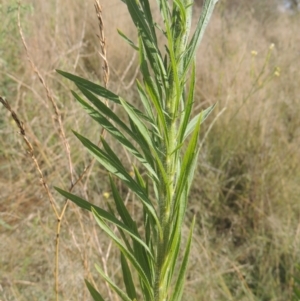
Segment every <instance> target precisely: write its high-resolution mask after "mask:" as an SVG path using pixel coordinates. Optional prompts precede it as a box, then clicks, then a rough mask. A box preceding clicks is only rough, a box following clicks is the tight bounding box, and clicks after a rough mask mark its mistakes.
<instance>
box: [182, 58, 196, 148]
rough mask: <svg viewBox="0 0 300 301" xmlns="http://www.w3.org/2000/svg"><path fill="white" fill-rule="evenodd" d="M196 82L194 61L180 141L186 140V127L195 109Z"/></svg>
mask: <svg viewBox="0 0 300 301" xmlns="http://www.w3.org/2000/svg"><path fill="white" fill-rule="evenodd" d="M195 82H196V67H195V62H194V63H193V65H192V72H191V82H190V87H189V92H188V95H187V101H186V103H185V104H184V111H183V120H182V121H181V122H180V129H179V141H180V142H183V141H184V133H185V132H186V128H187V125H188V123H189V120H190V116H191V112H192V109H193V104H194V92H195Z"/></svg>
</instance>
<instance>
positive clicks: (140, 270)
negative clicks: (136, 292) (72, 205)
mask: <svg viewBox="0 0 300 301" xmlns="http://www.w3.org/2000/svg"><path fill="white" fill-rule="evenodd" d="M92 212H93V215H94V217H95V219H96V222H97V223H98V225H99V226H100V227H101V229H102V230H103V231H105V233H106V234H107V235H109V236H110V238H111V239H112V240H113V241H114V242H115V244H116V245H117V247H118V248H119V250H120V251H121V252H122V254H123V255H124V256H125V257H126V258H127V259H128V261H129V262H130V263H131V264H132V266H133V267H134V268H135V270H136V271H137V273H138V275H139V277H140V278H141V280H142V281H143V283H144V285H145V286H146V288H147V290H148V291H149V293H150V292H151V291H152V290H151V284H150V279H149V278H148V277H147V275H146V271H145V270H144V269H143V268H142V266H141V265H140V263H139V262H138V260H137V258H136V256H135V255H134V254H132V253H131V252H130V251H129V250H128V249H127V248H126V247H125V246H124V245H123V243H122V242H121V241H120V239H119V238H118V237H117V236H116V234H115V233H114V232H113V231H112V230H111V229H110V228H109V227H108V226H107V225H106V223H105V222H104V220H103V218H102V217H101V216H100V215H99V214H98V213H97V211H96V210H94V208H92Z"/></svg>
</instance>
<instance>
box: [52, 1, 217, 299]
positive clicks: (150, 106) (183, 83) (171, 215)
mask: <svg viewBox="0 0 300 301" xmlns="http://www.w3.org/2000/svg"><path fill="white" fill-rule="evenodd" d="M217 1H218V0H206V1H205V4H204V6H203V10H202V14H201V16H200V18H199V20H198V22H197V26H196V29H195V32H194V33H193V35H192V37H191V38H189V35H190V28H191V23H192V7H193V5H192V2H191V1H189V0H174V1H171V2H169V1H167V0H159V1H158V4H159V8H160V12H161V16H162V20H163V24H164V28H161V27H160V26H159V25H158V24H157V23H155V22H154V21H153V17H152V13H151V10H150V4H149V2H148V0H140V1H135V0H125V1H123V0H122V2H124V3H125V4H126V5H127V8H128V11H129V13H130V15H131V18H132V20H133V22H134V24H135V26H136V28H137V31H138V45H135V44H134V42H133V41H131V40H130V39H129V38H128V37H127V36H125V34H123V33H122V32H121V31H119V33H120V35H121V36H122V37H123V38H124V39H125V40H126V41H127V42H128V43H129V44H130V45H131V46H132V47H133V48H134V49H135V50H136V51H138V53H139V59H140V71H141V74H142V77H143V82H142V83H141V82H139V81H137V89H138V93H139V96H140V99H141V102H142V105H143V111H140V110H139V109H137V108H136V107H134V106H133V105H131V104H130V103H129V102H127V101H126V100H124V99H123V98H122V97H120V96H118V95H116V94H114V93H113V92H111V91H109V90H107V89H106V88H104V87H101V86H99V85H97V84H95V83H92V82H90V81H88V80H86V79H84V78H81V77H78V76H75V75H73V74H70V73H67V72H63V71H60V70H58V71H57V72H58V73H59V74H61V75H63V76H65V77H66V78H68V79H69V80H71V81H73V82H74V83H75V84H76V86H77V88H78V89H79V90H80V92H81V93H82V94H83V95H84V96H85V97H86V99H87V100H88V101H89V102H90V103H91V104H92V105H90V104H88V103H87V102H86V101H85V100H83V99H82V98H81V96H79V95H78V94H77V93H76V92H74V91H72V94H73V95H74V97H75V98H76V100H77V101H78V102H79V103H80V104H81V105H82V106H83V108H84V109H85V110H86V111H87V113H88V114H89V115H90V116H91V117H92V118H93V119H94V120H95V121H97V122H98V123H99V124H100V125H101V126H102V127H103V128H104V129H105V130H106V131H107V132H108V133H109V134H111V135H112V137H114V138H115V139H116V140H117V141H118V142H119V143H120V144H121V145H123V147H125V148H126V149H127V150H128V151H129V152H130V153H131V155H132V156H133V157H135V158H136V159H137V160H138V161H139V163H140V166H141V167H142V168H144V169H145V171H146V172H145V173H143V174H142V173H141V172H140V169H139V166H137V167H135V166H134V177H133V176H132V175H131V174H130V173H129V172H128V171H127V170H126V168H125V167H124V165H123V164H122V162H121V160H120V159H119V158H118V155H117V154H116V153H115V151H114V150H113V149H112V148H111V147H110V146H109V144H108V143H107V141H106V139H105V138H104V137H103V136H102V137H101V143H102V148H100V147H98V146H97V145H96V144H94V143H93V142H91V141H90V140H88V139H87V138H86V137H84V136H82V135H80V134H79V133H76V132H74V134H75V135H76V137H77V138H78V139H79V140H80V141H81V142H82V144H83V145H84V146H85V147H86V148H87V149H88V151H89V152H90V153H91V154H92V155H93V156H94V157H95V158H96V160H98V161H99V162H100V164H102V166H103V167H104V168H105V169H106V170H107V171H108V172H109V179H110V185H111V189H112V194H113V198H114V202H115V210H116V211H117V213H116V212H115V210H114V209H113V208H112V207H111V206H109V209H108V211H106V210H104V209H101V208H99V207H97V206H94V205H93V204H91V203H89V202H87V201H85V200H83V199H82V198H80V197H78V196H76V195H74V194H71V193H70V192H67V191H64V190H61V189H60V188H56V189H57V191H58V192H60V193H61V194H62V195H63V196H65V197H66V198H68V199H69V200H71V201H73V202H74V203H76V204H77V205H78V206H80V207H82V208H84V209H87V210H90V211H92V213H93V215H94V217H95V219H96V221H97V223H98V224H99V226H100V227H101V228H102V229H103V230H104V231H105V232H106V233H107V234H108V235H109V236H110V238H111V239H112V240H113V241H114V242H115V244H116V245H117V247H118V248H119V250H120V252H121V266H122V272H123V280H124V284H125V287H126V292H125V291H124V290H123V289H122V288H121V287H119V286H118V285H117V284H115V283H114V282H113V280H112V279H111V278H110V277H109V276H108V275H106V274H105V273H104V271H103V270H102V269H101V268H100V267H99V266H96V268H97V270H98V272H99V273H100V274H101V275H102V277H103V278H104V279H105V280H106V281H107V282H108V284H109V285H110V286H111V288H112V289H113V290H114V291H115V292H116V293H117V294H118V295H119V296H120V297H121V299H122V300H126V301H129V300H138V299H139V300H140V299H141V298H140V297H139V295H138V292H137V285H136V284H135V278H134V274H133V273H132V272H131V270H135V271H136V273H137V275H138V278H139V282H140V291H141V292H142V295H143V300H147V301H148V300H149V301H150V300H151V301H152V300H155V301H162V300H173V301H177V300H180V299H181V296H182V292H183V285H184V280H185V272H186V269H187V264H188V258H189V251H190V246H191V238H192V233H193V227H194V222H195V219H193V221H192V223H191V228H190V234H189V236H188V239H187V242H186V246H185V250H184V252H183V257H182V261H181V263H180V266H179V268H178V270H177V269H176V268H175V267H177V261H178V258H179V253H180V245H181V228H182V226H183V221H184V215H185V210H186V207H187V200H188V194H189V190H190V187H191V183H192V179H193V174H194V170H195V167H196V164H197V157H198V154H199V150H200V149H199V148H200V147H199V145H198V137H199V131H200V125H201V123H202V122H203V121H204V120H205V119H206V117H207V116H208V114H209V113H210V112H211V110H212V109H213V106H212V107H209V108H208V109H206V110H204V111H202V112H200V113H198V114H196V116H195V117H194V118H191V115H192V111H193V103H194V88H195V63H194V60H195V55H196V50H197V49H198V46H199V43H200V41H201V38H202V36H203V33H204V31H205V28H206V25H207V24H208V21H209V19H210V17H211V14H212V12H213V8H214V6H215V4H216V2H217ZM157 31H161V32H162V34H163V36H164V38H165V40H166V45H165V53H164V54H163V52H162V50H161V49H160V48H159V41H158V37H157ZM96 95H97V96H100V97H103V98H104V99H107V100H109V101H111V102H112V103H114V104H117V105H119V106H121V107H122V109H123V110H124V112H125V114H126V116H127V118H128V122H129V125H127V124H126V122H125V121H123V120H121V119H120V118H119V117H118V116H117V115H116V114H115V113H114V111H113V110H111V109H110V108H109V107H107V106H106V105H105V104H104V103H103V102H102V101H101V100H100V99H99V98H98V97H97V96H96ZM187 138H189V141H188V143H187V145H185V140H187ZM114 177H117V178H119V179H121V180H122V181H123V184H124V185H125V186H127V187H128V189H130V190H131V191H132V192H133V193H134V194H135V195H136V196H137V197H138V198H139V200H140V201H141V203H142V205H143V231H138V228H137V222H136V221H135V220H134V219H133V217H132V216H131V215H130V212H129V211H128V209H127V208H126V206H125V205H124V203H123V201H122V199H121V196H120V193H119V191H118V189H117V187H116V184H115V181H114ZM150 189H151V190H153V191H154V197H153V196H152V195H150V192H149V191H150ZM109 224H110V225H113V226H115V227H117V229H118V230H119V236H118V235H116V234H115V233H114V231H113V230H112V229H111V227H110V226H109ZM175 276H176V279H175V280H174V278H175ZM174 281H175V282H174ZM86 284H87V287H88V289H89V291H90V293H91V295H92V296H93V298H94V300H104V298H103V297H102V295H101V294H100V293H99V292H97V290H96V289H95V288H94V287H93V286H92V285H91V284H90V283H89V282H88V281H87V280H86ZM171 287H173V290H171V289H170V288H171Z"/></svg>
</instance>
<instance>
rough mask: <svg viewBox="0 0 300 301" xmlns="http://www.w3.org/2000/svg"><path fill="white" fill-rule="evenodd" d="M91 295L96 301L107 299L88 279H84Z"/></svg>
mask: <svg viewBox="0 0 300 301" xmlns="http://www.w3.org/2000/svg"><path fill="white" fill-rule="evenodd" d="M84 282H85V284H86V286H87V288H88V290H89V292H90V294H91V296H92V297H93V299H94V301H105V300H104V298H103V297H102V296H101V295H100V293H99V292H98V291H97V290H96V289H95V288H94V287H93V286H92V285H91V283H90V282H88V281H87V280H86V279H85V280H84Z"/></svg>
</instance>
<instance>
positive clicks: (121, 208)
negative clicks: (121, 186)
mask: <svg viewBox="0 0 300 301" xmlns="http://www.w3.org/2000/svg"><path fill="white" fill-rule="evenodd" d="M109 181H110V187H111V190H112V194H113V198H114V201H115V204H116V208H117V211H118V213H119V215H120V217H121V219H122V221H123V222H124V224H125V225H126V226H128V227H129V228H130V229H136V224H135V222H134V221H133V219H132V217H131V215H130V213H129V212H128V210H127V208H126V206H125V204H124V202H123V200H122V199H121V196H120V194H119V192H118V189H117V187H116V184H115V183H114V181H113V179H112V176H111V175H109Z"/></svg>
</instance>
